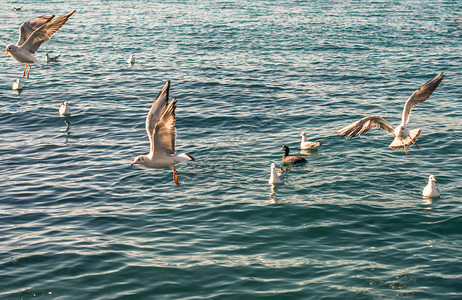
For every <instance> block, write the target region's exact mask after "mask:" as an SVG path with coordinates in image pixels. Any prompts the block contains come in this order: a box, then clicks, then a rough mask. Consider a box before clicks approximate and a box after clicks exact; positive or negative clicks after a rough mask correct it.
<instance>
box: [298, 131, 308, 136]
mask: <svg viewBox="0 0 462 300" xmlns="http://www.w3.org/2000/svg"><path fill="white" fill-rule="evenodd" d="M298 136H306V133H305V132H303V131H302V132H300V134H299V135H298Z"/></svg>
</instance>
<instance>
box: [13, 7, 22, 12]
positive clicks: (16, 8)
mask: <svg viewBox="0 0 462 300" xmlns="http://www.w3.org/2000/svg"><path fill="white" fill-rule="evenodd" d="M21 9H22V6H19V7H16V6H14V7H13V10H14V11H18V10H21Z"/></svg>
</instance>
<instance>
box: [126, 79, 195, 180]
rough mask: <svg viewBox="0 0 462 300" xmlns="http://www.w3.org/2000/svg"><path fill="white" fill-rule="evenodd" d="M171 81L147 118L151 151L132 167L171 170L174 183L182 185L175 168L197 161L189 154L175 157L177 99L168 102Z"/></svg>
mask: <svg viewBox="0 0 462 300" xmlns="http://www.w3.org/2000/svg"><path fill="white" fill-rule="evenodd" d="M169 90H170V80H169V81H167V83H166V84H165V85H164V87H163V88H162V90H161V91H160V93H159V95H158V96H157V98H156V100H154V103H153V104H152V106H151V109H150V110H149V113H148V115H147V117H146V132H147V134H148V137H149V142H150V146H151V148H150V151H149V154H147V155H139V156H137V157H136V158H135V160H134V161H133V162H132V164H131V165H132V166H133V165H135V164H140V165H143V166H145V167H148V168H154V169H162V168H170V169H172V171H173V181H175V184H176V185H180V182H179V181H178V172H177V171H176V170H175V168H174V167H173V166H174V165H176V164H177V163H180V162H184V161H195V160H196V159H195V158H194V157H192V156H191V155H189V154H187V153H181V154H178V155H175V139H176V128H175V120H176V118H175V108H176V102H177V99H176V98H175V99H173V100H172V101H170V103H169V102H168V95H169Z"/></svg>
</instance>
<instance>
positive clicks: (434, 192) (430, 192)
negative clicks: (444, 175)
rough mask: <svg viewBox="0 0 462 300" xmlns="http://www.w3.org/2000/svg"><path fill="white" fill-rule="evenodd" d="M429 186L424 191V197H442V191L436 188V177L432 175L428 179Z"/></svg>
mask: <svg viewBox="0 0 462 300" xmlns="http://www.w3.org/2000/svg"><path fill="white" fill-rule="evenodd" d="M427 182H428V184H427V185H426V186H425V187H424V189H423V190H422V196H424V197H429V198H436V197H439V196H440V190H439V189H438V187H437V186H436V184H435V182H436V179H435V176H433V175H430V176H429V177H428V181H427Z"/></svg>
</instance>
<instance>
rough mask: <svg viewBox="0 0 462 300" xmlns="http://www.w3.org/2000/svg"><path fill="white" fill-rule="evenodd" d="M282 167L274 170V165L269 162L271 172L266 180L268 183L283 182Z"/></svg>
mask: <svg viewBox="0 0 462 300" xmlns="http://www.w3.org/2000/svg"><path fill="white" fill-rule="evenodd" d="M284 171H285V170H284V168H283V167H281V169H280V170H279V171H276V165H275V164H271V173H270V178H269V180H268V183H269V184H275V183H283V182H284Z"/></svg>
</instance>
